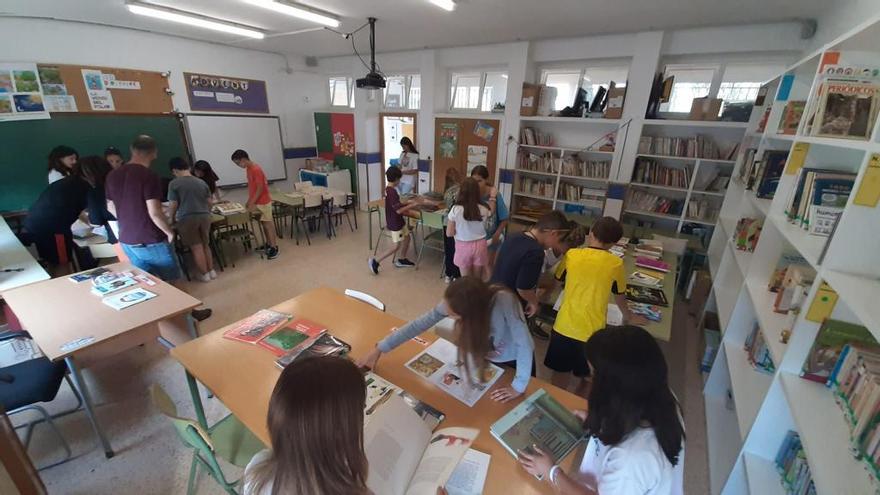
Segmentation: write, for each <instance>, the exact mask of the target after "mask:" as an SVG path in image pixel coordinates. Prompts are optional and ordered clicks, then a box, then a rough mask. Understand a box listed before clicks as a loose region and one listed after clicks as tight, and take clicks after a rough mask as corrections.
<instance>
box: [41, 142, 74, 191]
mask: <svg viewBox="0 0 880 495" xmlns="http://www.w3.org/2000/svg"><path fill="white" fill-rule="evenodd" d="M77 162H79V153H77V152H76V150H75V149H73V148H71V147H70V146H56V147H54V148H52V151H50V152H49V167H48V169H47V171H48V179H49V184H51V183H53V182H55V181H57V180H61V179H63V178H65V177H67V176H68V175H75V174H76V173H77V171H78V168H77Z"/></svg>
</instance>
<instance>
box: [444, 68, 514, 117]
mask: <svg viewBox="0 0 880 495" xmlns="http://www.w3.org/2000/svg"><path fill="white" fill-rule="evenodd" d="M506 99H507V73H506V72H474V73H454V74H452V81H451V85H450V88H449V101H450V104H449V107H450V109H451V110H475V111H481V112H491V111H492V110H493V109H494V108H496V107H500V108H503V107H504V102H505V101H506Z"/></svg>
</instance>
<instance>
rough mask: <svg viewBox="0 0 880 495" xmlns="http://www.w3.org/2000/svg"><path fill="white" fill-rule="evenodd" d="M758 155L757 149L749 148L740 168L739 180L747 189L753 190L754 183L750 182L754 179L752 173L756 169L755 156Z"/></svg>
mask: <svg viewBox="0 0 880 495" xmlns="http://www.w3.org/2000/svg"><path fill="white" fill-rule="evenodd" d="M757 153H758V150H757V149H755V148H749V149H747V150H746V152H745V154H744V155H743V161H742V165H740V167H739V175H738V176H737V179H739V181H740V182H741V183H742V184H743V185H744V186H745V188H746V189H751V188H752V185H753V182H752V181H751V180H750V179H751V177H752V173H753V171H754V169H755V165H756V160H755V155H756V154H757Z"/></svg>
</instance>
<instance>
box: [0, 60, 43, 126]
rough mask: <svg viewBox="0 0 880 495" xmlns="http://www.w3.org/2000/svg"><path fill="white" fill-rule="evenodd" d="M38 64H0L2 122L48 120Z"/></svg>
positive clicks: (0, 117)
mask: <svg viewBox="0 0 880 495" xmlns="http://www.w3.org/2000/svg"><path fill="white" fill-rule="evenodd" d="M37 74H38V73H37V64H28V63H10V64H0V122H2V121H6V120H32V119H48V118H49V112H48V111H47V110H46V107H45V104H44V103H43V88H42V86H41V85H40V78H39V76H38V75H37Z"/></svg>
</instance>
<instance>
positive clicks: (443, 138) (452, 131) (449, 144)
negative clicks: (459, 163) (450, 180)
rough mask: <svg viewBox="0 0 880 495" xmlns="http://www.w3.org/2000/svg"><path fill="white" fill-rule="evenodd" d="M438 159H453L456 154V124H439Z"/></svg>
mask: <svg viewBox="0 0 880 495" xmlns="http://www.w3.org/2000/svg"><path fill="white" fill-rule="evenodd" d="M439 149H440V158H455V155H456V154H458V124H455V123H449V122H445V123H441V124H440V146H439Z"/></svg>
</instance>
